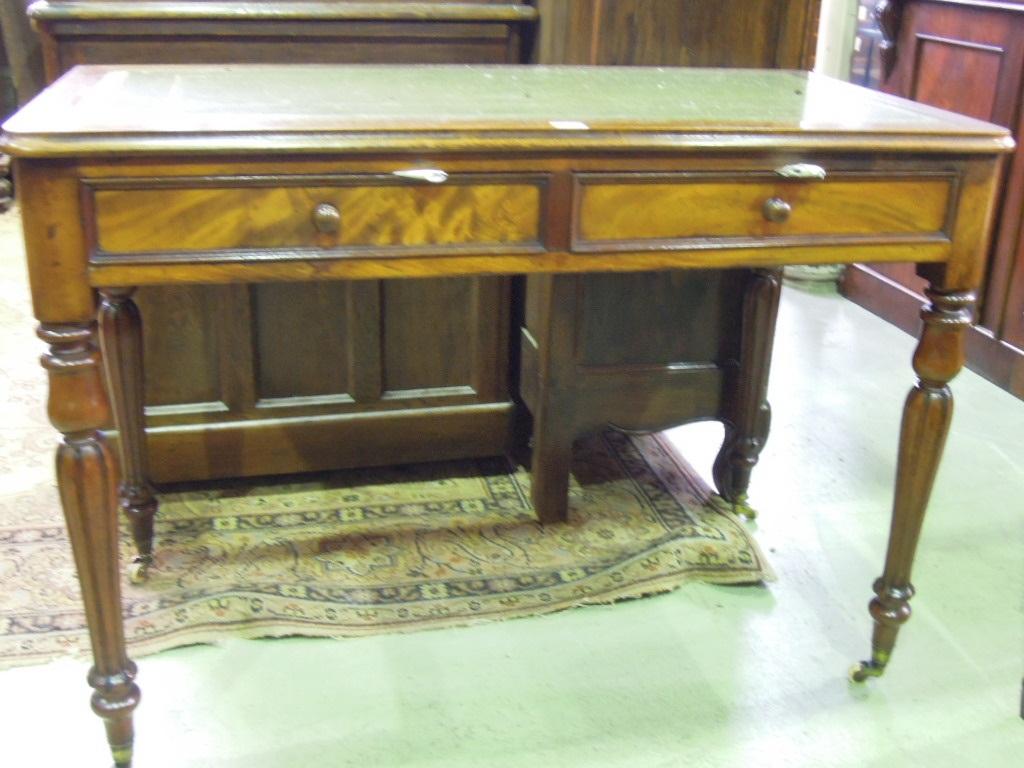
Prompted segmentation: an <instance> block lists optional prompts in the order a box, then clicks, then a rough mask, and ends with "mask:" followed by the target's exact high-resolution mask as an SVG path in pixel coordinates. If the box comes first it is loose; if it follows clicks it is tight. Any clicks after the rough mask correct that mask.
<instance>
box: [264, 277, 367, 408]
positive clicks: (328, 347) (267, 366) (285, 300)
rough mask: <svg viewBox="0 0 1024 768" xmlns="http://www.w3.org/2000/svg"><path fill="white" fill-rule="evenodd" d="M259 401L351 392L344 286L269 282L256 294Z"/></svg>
mask: <svg viewBox="0 0 1024 768" xmlns="http://www.w3.org/2000/svg"><path fill="white" fill-rule="evenodd" d="M251 300H252V318H253V337H254V338H253V346H254V363H255V365H254V368H255V371H256V395H257V397H258V398H259V400H261V401H262V400H266V399H280V398H294V397H303V398H310V397H318V396H319V397H324V396H331V395H334V396H341V395H346V394H348V393H349V392H350V390H351V387H350V378H349V377H350V371H349V359H348V354H347V352H348V345H349V334H350V329H349V328H348V327H347V317H348V314H349V306H348V290H347V285H346V284H344V283H334V282H323V283H268V284H265V285H256V286H253V287H252V290H251Z"/></svg>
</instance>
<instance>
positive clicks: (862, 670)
mask: <svg viewBox="0 0 1024 768" xmlns="http://www.w3.org/2000/svg"><path fill="white" fill-rule="evenodd" d="M884 671H885V667H884V666H883V665H881V664H879V663H878V662H875V661H861V662H858V663H857V664H854V665H853V666H852V667H850V671H849V672H848V673H847V677H848V678H849V680H850V682H851V683H863V682H864V681H865V680H867V679H868V678H869V677H881V676H882V673H883V672H884Z"/></svg>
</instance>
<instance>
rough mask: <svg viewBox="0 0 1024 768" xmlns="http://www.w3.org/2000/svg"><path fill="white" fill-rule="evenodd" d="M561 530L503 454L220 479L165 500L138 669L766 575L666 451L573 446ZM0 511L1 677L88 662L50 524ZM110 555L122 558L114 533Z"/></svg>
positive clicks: (61, 545)
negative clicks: (222, 649)
mask: <svg viewBox="0 0 1024 768" xmlns="http://www.w3.org/2000/svg"><path fill="white" fill-rule="evenodd" d="M574 475H575V482H574V484H573V487H572V490H571V494H572V499H571V512H570V522H568V523H566V524H559V525H554V526H549V527H542V526H540V525H539V524H537V523H536V522H535V519H534V516H533V510H532V509H531V507H530V505H529V502H528V498H529V475H528V473H527V472H525V471H524V470H522V469H521V468H520V469H517V470H513V469H512V467H511V466H510V465H509V464H508V463H507V462H505V461H504V460H503V459H490V460H475V461H463V462H447V463H443V464H424V465H410V466H401V467H390V468H386V469H376V470H353V471H345V472H337V473H331V474H323V475H316V476H305V477H302V478H294V477H293V478H290V479H289V480H288V481H281V480H275V481H273V482H272V483H268V482H267V481H265V480H264V481H263V482H262V483H260V484H252V483H250V482H241V481H234V482H228V483H219V484H217V485H216V486H211V485H210V484H205V485H204V486H203V488H202V489H186V490H178V491H175V492H171V493H166V494H163V495H162V496H161V508H160V514H159V516H158V523H157V534H156V562H155V567H154V569H153V571H152V572H151V576H150V579H149V581H147V582H146V583H145V584H143V585H140V586H134V585H131V584H128V583H125V584H124V611H125V616H126V631H127V634H128V638H129V643H130V650H131V652H132V653H133V654H134V655H135V656H142V655H145V654H148V653H154V652H156V651H161V650H165V649H168V648H173V647H176V646H181V645H190V644H193V643H209V642H216V641H217V640H218V639H222V638H226V637H246V638H256V637H271V636H284V635H307V636H322V637H342V636H351V635H364V634H373V633H381V632H407V631H411V630H418V629H428V628H436V627H444V626H451V625H461V624H471V623H475V622H480V621H487V620H495V619H505V618H511V617H515V616H526V615H533V614H540V613H549V612H552V611H558V610H562V609H565V608H570V607H573V606H579V605H584V604H587V603H607V602H612V601H614V600H618V599H622V598H630V597H640V596H643V595H649V594H653V593H657V592H664V591H667V590H670V589H673V588H675V587H677V586H679V585H680V584H682V583H684V582H686V581H689V580H694V579H696V580H702V581H710V582H714V583H720V584H733V583H743V582H747V583H749V582H756V581H762V580H766V579H769V578H771V574H770V570H769V568H768V566H767V564H766V563H765V560H764V558H763V556H762V555H761V553H760V551H759V550H758V548H757V546H756V544H755V543H754V541H753V540H752V539H751V538H750V536H749V535H748V534H747V532H746V530H745V528H744V526H743V524H742V523H740V522H739V521H738V520H737V519H735V518H734V517H733V516H731V515H729V514H723V513H722V512H719V511H717V510H716V509H715V508H714V507H713V506H712V505H711V504H710V503H709V490H708V488H707V486H706V485H705V484H704V483H703V481H701V480H700V479H699V478H698V477H697V476H696V474H695V473H694V472H693V470H692V469H690V468H689V467H688V466H687V465H686V464H685V463H684V462H683V461H682V460H681V459H680V458H679V457H678V456H677V455H676V454H675V453H674V452H673V451H672V449H671V447H670V446H668V445H667V444H666V443H665V442H664V441H663V440H662V439H660V438H658V437H630V436H627V435H623V434H620V433H617V432H607V433H605V434H604V435H601V436H599V437H596V438H593V439H591V440H590V441H588V442H586V443H585V444H583V445H581V446H580V448H579V449H578V450H577V460H576V462H575V466H574ZM52 512H53V515H52V518H51V519H46V520H42V519H36V520H34V521H25V520H23V519H19V518H20V515H19V510H18V509H17V507H16V506H13V505H8V504H4V505H3V506H2V507H0V579H2V581H3V587H4V588H3V594H2V597H0V667H2V666H13V665H17V664H26V663H32V662H37V661H44V660H47V659H50V658H53V657H55V656H58V655H63V654H68V653H72V654H76V655H77V654H84V653H86V652H87V651H88V638H87V636H86V631H85V623H84V615H83V613H82V611H81V609H80V607H79V604H78V592H77V586H76V581H75V578H74V569H73V565H72V562H71V556H70V551H69V547H68V544H67V540H66V537H65V534H64V530H63V527H62V526H61V525H60V513H59V510H58V509H57V507H56V504H54V505H53V506H52ZM122 539H123V541H124V542H125V548H124V553H123V554H124V556H125V557H126V558H127V557H129V556H130V549H129V545H128V541H129V539H130V537H129V536H128V535H127V531H125V532H124V535H123V536H122Z"/></svg>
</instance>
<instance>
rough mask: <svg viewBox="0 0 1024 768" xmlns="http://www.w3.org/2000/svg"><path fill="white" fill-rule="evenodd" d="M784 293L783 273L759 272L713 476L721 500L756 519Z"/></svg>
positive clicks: (750, 288) (748, 295)
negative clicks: (751, 500) (752, 498)
mask: <svg viewBox="0 0 1024 768" xmlns="http://www.w3.org/2000/svg"><path fill="white" fill-rule="evenodd" d="M781 292H782V270H781V269H758V270H754V271H753V272H752V274H751V276H750V281H749V282H748V284H747V288H746V292H745V294H744V297H743V321H742V322H743V325H742V329H741V331H740V338H741V342H740V355H739V358H740V359H739V371H738V372H737V376H736V380H735V384H734V386H733V389H732V393H731V397H730V405H729V413H728V418H726V419H725V420H724V426H725V440H724V441H723V443H722V449H721V450H720V451H719V453H718V457H717V458H716V459H715V464H714V468H713V470H712V471H713V474H714V479H715V485H716V486H717V488H718V493H719V496H720V498H721V500H722V501H723V502H724V504H725V506H727V507H728V508H729V509H730V510H731V511H733V512H735V513H737V514H740V515H743V516H744V517H749V518H753V517H756V516H757V513H756V512H755V511H754V509H752V508H751V506H750V504H748V503H747V489H748V488H749V487H750V473H751V472H752V471H753V469H754V467H755V465H756V464H757V459H758V457H759V456H760V455H761V449H762V448H764V444H765V442H766V441H767V440H768V430H769V428H770V426H771V408H770V407H769V405H768V372H769V370H770V368H771V356H772V340H773V339H774V338H775V321H776V318H777V317H778V314H779V296H780V294H781Z"/></svg>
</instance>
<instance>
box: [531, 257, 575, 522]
mask: <svg viewBox="0 0 1024 768" xmlns="http://www.w3.org/2000/svg"><path fill="white" fill-rule="evenodd" d="M527 290H530V291H537V292H538V293H539V294H540V301H539V306H540V307H542V310H541V311H542V312H543V314H544V316H545V317H544V319H542V320H541V321H540V323H538V333H542V334H543V335H544V338H543V339H541V340H540V342H541V343H540V350H541V352H542V354H541V355H540V357H539V360H538V363H537V368H538V370H537V376H536V380H537V388H536V396H535V399H534V398H531V399H532V400H534V406H533V450H532V452H531V460H530V477H531V486H530V496H531V500H532V502H533V508H534V510H536V513H537V518H538V519H539V520H540V522H542V523H558V522H564V521H565V520H567V519H568V516H569V475H570V472H571V469H572V444H573V439H574V437H575V435H576V431H575V424H574V422H573V415H572V407H573V402H574V397H573V394H574V393H573V390H572V388H571V387H570V386H569V381H568V380H569V379H570V378H571V377H572V371H573V368H574V365H575V359H574V357H573V349H572V346H573V334H572V323H571V318H572V317H573V316H574V314H575V309H574V307H575V301H576V277H575V276H574V275H541V276H538V277H535V278H532V279H531V280H530V281H529V283H528V288H527ZM556 308H557V311H556Z"/></svg>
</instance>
